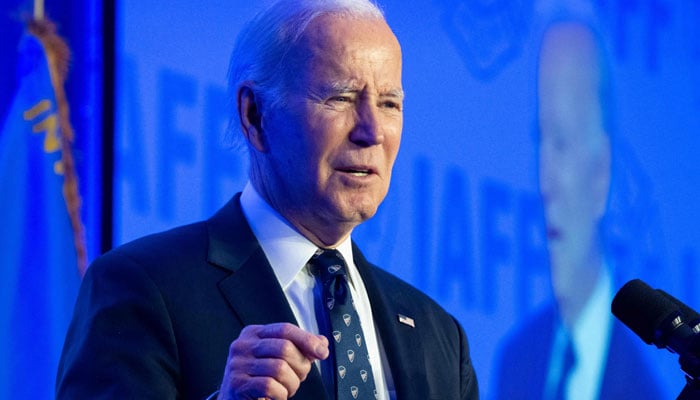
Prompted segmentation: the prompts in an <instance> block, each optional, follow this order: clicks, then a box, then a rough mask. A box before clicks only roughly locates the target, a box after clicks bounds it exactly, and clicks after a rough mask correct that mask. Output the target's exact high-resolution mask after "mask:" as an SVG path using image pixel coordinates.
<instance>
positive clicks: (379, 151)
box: [57, 0, 478, 400]
mask: <svg viewBox="0 0 700 400" xmlns="http://www.w3.org/2000/svg"><path fill="white" fill-rule="evenodd" d="M231 60H232V61H231V71H230V89H231V94H232V95H233V96H234V97H235V99H236V104H237V109H236V113H235V115H234V125H236V126H238V127H240V131H241V133H242V136H243V138H244V139H245V143H246V144H247V148H248V150H249V154H250V182H249V184H248V185H247V186H246V187H245V189H244V190H243V192H242V194H238V195H236V196H235V197H234V198H233V199H232V200H231V201H230V202H229V203H228V204H227V205H225V206H224V208H222V209H221V210H220V211H219V212H218V213H217V214H216V215H214V216H213V217H212V218H210V219H209V220H207V221H204V222H201V223H196V224H193V225H189V226H185V227H181V228H176V229H174V230H171V231H169V232H165V233H161V234H156V235H153V236H150V237H147V238H143V239H140V240H137V241H135V242H132V243H129V244H127V245H125V246H122V247H120V248H117V249H116V250H113V251H111V252H109V253H107V254H106V255H104V256H102V257H101V258H99V259H98V260H97V261H95V263H94V264H93V265H92V266H91V267H90V269H89V272H88V274H87V275H86V277H85V280H84V283H83V287H82V289H81V293H80V296H79V299H78V302H77V306H76V310H75V316H74V319H73V322H72V325H71V328H70V331H69V333H68V337H67V340H66V345H65V348H64V352H63V357H62V361H61V365H60V369H59V377H58V384H57V395H58V398H60V399H83V398H153V399H175V398H188V399H189V398H192V399H201V398H205V397H207V396H210V397H211V398H220V399H254V398H271V399H286V398H289V397H292V396H294V398H295V399H309V400H312V399H313V400H317V399H324V398H328V399H336V398H337V399H345V398H347V399H353V398H358V399H375V398H378V399H395V398H398V399H416V400H419V399H420V400H425V399H476V398H478V388H477V381H476V377H475V373H474V370H473V367H472V364H471V361H470V356H469V349H468V346H467V340H466V336H465V334H464V331H463V330H462V328H461V327H460V325H459V323H457V322H456V321H455V320H454V319H453V318H452V317H451V316H450V315H449V314H447V313H446V312H445V311H444V310H443V309H442V308H440V307H439V306H438V305H437V304H436V303H434V302H433V301H432V300H430V299H429V298H428V297H426V296H425V295H424V294H422V293H420V292H419V291H417V290H416V289H414V288H412V287H411V286H409V285H408V284H406V283H404V282H402V281H400V280H399V279H397V278H396V277H393V276H391V275H389V274H387V273H386V272H384V271H382V270H380V269H378V268H376V267H375V266H373V265H371V264H369V263H368V262H367V261H366V260H365V259H364V257H363V256H362V254H361V253H360V251H359V249H358V248H357V247H356V246H355V245H354V244H353V243H352V241H351V239H350V234H351V232H352V230H353V228H354V227H355V226H357V225H358V224H360V223H362V222H363V221H365V220H367V219H368V218H370V217H372V216H373V215H374V213H375V212H376V209H377V207H378V206H379V204H380V203H381V201H382V200H383V199H384V196H385V195H386V193H387V191H388V188H389V182H390V178H391V170H392V166H393V163H394V160H395V158H396V155H397V152H398V148H399V143H400V139H401V130H402V120H403V118H402V101H403V92H402V89H401V50H400V47H399V43H398V41H397V40H396V38H395V36H394V34H393V33H392V31H391V30H390V28H389V27H388V26H387V24H386V22H385V20H384V18H383V16H382V14H381V12H380V11H379V10H378V9H377V8H376V6H374V5H373V4H371V3H369V2H367V1H366V0H334V1H329V0H315V1H299V2H297V1H279V2H277V3H276V4H274V5H272V6H271V7H270V8H269V9H267V10H266V11H264V12H263V13H262V14H260V15H258V16H257V17H256V18H255V19H253V20H252V21H251V22H250V23H249V24H248V25H247V26H246V28H244V30H243V31H242V33H241V35H240V36H239V39H238V42H237V44H236V48H235V49H234V52H233V55H232V58H231Z"/></svg>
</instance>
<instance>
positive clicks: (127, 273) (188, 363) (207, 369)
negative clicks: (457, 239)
mask: <svg viewBox="0 0 700 400" xmlns="http://www.w3.org/2000/svg"><path fill="white" fill-rule="evenodd" d="M353 251H354V257H355V262H356V264H357V268H358V269H359V272H360V274H361V276H362V279H363V281H364V282H365V286H366V287H367V292H368V294H369V298H370V302H371V304H372V312H373V315H374V319H375V325H376V327H377V331H378V334H379V336H380V337H381V341H382V343H383V345H384V349H385V351H386V355H387V358H388V362H389V365H390V368H391V373H392V376H393V379H394V383H395V386H396V393H397V396H398V398H399V399H401V400H404V399H416V400H425V399H440V400H447V399H476V398H478V388H477V381H476V376H475V374H474V369H473V367H472V364H471V360H470V356H469V349H468V345H467V339H466V336H465V334H464V331H463V330H462V328H461V327H460V325H459V324H458V323H457V322H456V321H455V320H454V319H453V318H452V317H451V316H450V315H449V314H447V313H446V312H445V311H444V310H443V309H442V308H440V307H439V306H438V305H437V304H436V303H434V302H433V301H432V300H430V299H429V298H428V297H427V296H425V295H424V294H422V293H421V292H419V291H418V290H416V289H414V288H413V287H411V286H409V285H408V284H406V283H404V282H403V281H401V280H399V279H398V278H396V277H394V276H392V275H390V274H388V273H387V272H385V271H383V270H381V269H379V268H377V267H375V266H373V265H371V264H369V263H368V262H367V260H365V258H364V257H363V256H362V254H361V253H360V252H359V250H358V249H357V248H356V247H354V248H353ZM397 314H404V315H406V316H410V317H412V318H413V319H414V320H415V328H412V327H410V326H407V325H404V324H401V323H399V321H398V317H397ZM283 321H287V322H292V323H296V321H295V318H294V315H293V314H292V311H291V309H290V307H289V305H288V303H287V301H286V298H285V297H284V293H283V291H282V289H281V287H280V286H279V284H278V283H277V280H276V278H275V276H274V273H273V271H272V268H271V267H270V265H269V263H268V261H267V259H266V257H265V255H264V253H263V251H262V248H261V247H260V245H259V244H258V242H257V240H256V239H255V237H254V235H253V233H252V231H251V230H250V227H249V226H248V223H247V222H246V220H245V218H244V217H243V214H242V212H241V208H240V203H239V196H236V197H235V198H234V199H233V200H231V201H230V202H229V203H228V204H227V205H226V206H224V208H222V209H221V210H219V212H218V213H217V214H216V215H214V216H213V217H212V218H211V219H209V220H207V221H204V222H200V223H195V224H192V225H188V226H184V227H180V228H176V229H173V230H171V231H168V232H164V233H160V234H156V235H152V236H148V237H145V238H142V239H139V240H136V241H134V242H131V243H129V244H126V245H124V246H122V247H119V248H117V249H115V250H112V251H110V252H108V253H107V254H105V255H104V256H102V257H100V258H99V259H97V260H96V261H95V262H94V263H93V265H92V266H91V267H90V268H89V270H88V272H87V274H86V276H85V278H84V281H83V284H82V287H81V290H80V294H79V297H78V301H77V304H76V308H75V314H74V317H73V321H72V323H71V326H70V328H69V332H68V335H67V338H66V343H65V346H64V349H63V355H62V358H61V362H60V366H59V371H58V381H57V398H59V399H71V400H74V399H96V398H106V399H107V398H108V399H137V398H138V399H146V398H148V399H159V400H162V399H176V398H177V399H201V398H205V397H207V396H208V395H209V394H211V393H212V392H214V391H215V390H217V389H218V387H219V386H220V384H221V380H222V377H223V371H224V366H225V363H226V359H227V355H228V350H229V345H230V343H231V342H232V341H233V340H234V339H235V338H236V337H238V335H239V334H240V332H241V330H242V329H243V327H244V326H246V325H249V324H266V323H272V322H283ZM325 398H326V394H325V391H324V388H323V383H322V380H321V377H320V374H319V373H318V371H317V369H316V368H312V371H311V373H310V375H309V377H308V378H307V379H306V380H305V381H304V382H303V383H302V385H301V388H300V389H299V391H298V392H297V394H296V395H295V396H294V399H295V400H296V399H299V400H304V399H307V400H319V399H325Z"/></svg>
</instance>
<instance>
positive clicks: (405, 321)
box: [397, 314, 416, 328]
mask: <svg viewBox="0 0 700 400" xmlns="http://www.w3.org/2000/svg"><path fill="white" fill-rule="evenodd" d="M397 316H398V317H399V322H400V323H402V324H404V325H408V326H410V327H411V328H415V327H416V322H415V321H414V320H413V318H411V317H407V316H405V315H403V314H397Z"/></svg>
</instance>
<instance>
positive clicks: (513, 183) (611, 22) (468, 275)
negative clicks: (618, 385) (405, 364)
mask: <svg viewBox="0 0 700 400" xmlns="http://www.w3.org/2000/svg"><path fill="white" fill-rule="evenodd" d="M381 5H382V6H383V8H384V10H385V13H386V17H387V19H388V21H389V24H390V25H391V26H392V28H393V29H394V31H395V33H396V35H397V36H398V38H399V40H400V41H401V43H402V47H403V54H404V79H403V81H404V89H405V92H406V94H407V95H406V102H405V125H404V137H403V142H402V148H401V151H400V154H399V158H398V160H397V163H396V166H395V177H394V181H393V182H392V187H391V190H390V193H389V195H388V198H387V200H386V201H385V203H384V204H383V206H382V207H381V209H380V212H379V213H378V215H377V216H376V217H375V218H374V219H373V220H372V221H370V222H368V223H367V224H365V225H364V226H362V227H360V228H358V229H357V230H356V232H355V235H354V237H355V239H356V240H357V241H358V242H359V243H360V245H361V247H362V248H363V249H364V251H365V253H366V255H367V256H368V258H369V259H370V260H373V261H374V262H376V263H378V264H379V265H381V266H382V267H384V268H385V269H387V270H389V271H391V272H393V273H395V274H397V275H399V276H401V277H403V278H405V279H406V280H408V281H409V282H412V283H413V284H415V285H416V286H418V287H419V288H421V289H423V290H424V291H426V292H427V293H429V294H430V295H431V296H432V297H434V298H435V299H437V300H438V301H439V302H440V303H441V304H443V305H444V306H445V307H446V308H447V309H448V310H449V311H450V312H452V313H453V314H454V315H455V316H456V317H457V318H458V319H459V320H460V321H461V323H462V324H463V325H464V326H465V328H466V330H467V332H468V335H469V338H470V341H471V345H472V354H473V357H474V362H475V365H476V368H477V372H478V376H479V379H480V384H481V387H482V392H483V394H484V397H485V398H487V399H488V398H491V397H493V396H495V393H496V390H495V386H496V385H498V383H497V377H496V371H497V369H498V368H499V366H498V365H497V363H498V358H499V354H500V353H499V352H500V351H501V346H502V345H503V340H504V338H505V337H507V335H508V332H513V330H515V329H517V327H518V326H519V325H520V324H522V323H525V321H527V320H528V318H529V316H530V315H531V314H532V313H533V312H535V310H537V309H538V308H541V307H544V306H545V305H546V304H548V303H549V302H551V301H552V300H553V297H554V296H553V291H552V285H551V278H550V276H551V275H550V260H549V257H548V245H547V240H548V237H550V238H551V232H550V235H548V233H547V231H546V229H545V226H544V221H543V215H544V212H543V211H544V209H543V207H542V205H543V203H542V196H541V194H540V185H539V183H540V178H539V176H540V175H539V173H538V171H539V169H538V166H539V163H538V156H539V154H540V153H539V150H538V149H539V148H540V147H539V144H540V143H539V140H540V139H539V138H540V130H539V128H538V127H539V126H540V123H539V122H538V121H539V118H538V111H539V110H540V109H539V107H541V106H539V105H538V104H539V101H541V99H540V97H538V90H537V87H538V86H537V85H538V80H537V76H538V67H539V66H540V61H539V60H540V49H541V40H542V37H543V34H544V32H545V31H546V29H547V28H548V27H549V26H550V25H551V23H552V22H553V21H556V20H561V19H569V20H576V21H578V22H579V23H581V24H583V25H585V26H586V27H588V28H591V29H592V31H594V32H597V36H596V42H595V45H596V46H597V47H598V51H599V52H600V60H601V61H600V65H599V67H600V68H601V69H602V70H603V71H605V73H604V75H605V77H606V79H605V81H606V83H607V86H606V87H607V89H605V92H606V95H605V96H604V99H602V100H601V101H602V102H603V103H602V104H603V108H604V110H605V112H604V114H605V118H606V126H608V132H607V133H608V135H609V140H610V143H611V146H610V148H611V153H612V156H611V158H612V161H611V163H610V168H611V173H610V174H611V176H612V178H611V183H610V193H609V196H608V201H607V208H608V211H609V212H608V213H606V220H608V222H612V225H613V226H614V228H612V229H611V230H610V232H609V234H608V235H607V236H604V237H603V239H602V240H606V243H605V247H606V248H614V249H617V250H616V251H617V253H616V254H617V255H618V256H620V257H619V258H616V259H617V260H621V261H618V262H616V263H615V266H614V268H612V270H613V271H612V272H613V274H614V282H613V288H614V289H615V290H617V289H618V288H619V286H620V285H621V284H622V283H624V282H625V281H626V280H628V279H631V278H633V277H640V278H642V279H644V280H646V281H647V282H648V283H650V284H651V285H652V286H655V287H661V288H663V289H665V290H666V291H667V292H670V293H673V294H674V295H676V297H678V298H680V299H682V300H684V301H686V302H687V303H689V304H691V305H693V304H694V305H696V306H697V305H700V294H698V291H697V285H698V283H699V282H700V271H699V270H698V256H699V253H698V252H699V250H700V245H699V243H700V230H698V229H697V223H698V222H700V208H699V207H698V206H697V202H696V201H695V199H696V198H697V196H698V194H700V192H699V191H700V168H699V167H700V165H698V164H699V163H698V161H697V154H699V153H700V140H699V139H698V138H697V133H698V132H700V72H699V71H700V68H698V67H699V66H700V27H699V25H698V24H697V21H698V20H699V19H700V6H698V4H697V2H692V1H680V2H671V1H664V0H635V1H628V0H625V1H623V0H617V1H615V0H607V1H606V0H598V1H585V0H579V1H575V0H570V1H557V0H541V1H535V0H521V1H505V0H495V1H485V0H477V1H466V0H417V1H412V2H404V1H398V0H386V1H383V2H381ZM255 10H256V7H254V6H252V5H251V2H242V1H235V2H223V1H213V0H208V1H200V2H196V3H193V2H187V1H172V2H169V4H168V7H167V8H164V7H162V4H161V3H159V2H156V1H152V0H138V1H136V0H124V1H121V2H120V3H119V4H118V13H117V48H118V60H117V78H118V79H117V99H118V100H117V110H116V115H117V121H116V124H117V125H116V132H117V137H116V141H115V151H116V153H115V154H116V155H115V162H116V164H115V165H116V169H115V181H114V190H115V197H114V199H115V210H114V211H115V214H114V217H115V226H114V238H115V244H120V243H123V242H126V241H128V240H131V239H133V238H136V237H138V236H141V235H143V234H146V233H149V232H153V231H157V230H162V229H166V228H169V227H172V226H174V225H178V224H182V223H186V222H190V221H194V220H198V219H201V218H205V217H207V216H209V215H211V214H212V213H213V212H214V210H216V209H217V207H219V206H220V205H222V204H223V203H224V202H225V201H226V200H227V199H228V198H230V196H231V195H232V194H233V193H235V192H236V191H239V190H240V189H241V188H242V187H243V185H244V183H245V181H246V163H245V158H246V157H245V153H244V152H243V151H242V150H240V149H231V148H230V146H229V143H230V138H227V136H226V135H227V133H226V131H225V127H226V122H227V120H226V118H227V110H226V106H227V99H226V97H225V78H226V68H227V65H228V56H229V53H230V51H231V49H232V46H233V42H234V39H235V37H236V34H237V32H238V30H239V29H240V27H241V24H242V22H243V21H244V20H246V19H248V18H249V17H250V16H251V15H252V14H253V12H254V11H255ZM602 65H605V67H601V66H602ZM574 108H575V107H574ZM611 263H612V262H611V261H608V264H611ZM631 340H632V341H634V344H633V345H634V346H638V347H639V348H640V353H641V354H642V357H643V360H644V362H645V363H648V364H649V365H650V366H651V368H652V370H653V371H654V372H653V376H654V379H656V380H658V381H659V382H658V385H659V386H660V387H661V388H662V390H663V391H664V393H665V394H667V395H668V396H669V397H671V396H675V395H676V394H677V393H678V392H679V391H680V389H681V388H682V385H683V377H682V374H681V372H680V370H679V369H678V367H677V365H676V362H677V361H676V358H675V356H673V355H671V354H668V353H666V352H665V351H664V352H661V351H658V350H655V349H653V348H650V347H645V346H644V345H643V344H642V343H641V341H638V340H637V339H636V338H635V339H631ZM637 341H638V342H640V343H636V342H637ZM531 367H532V368H533V369H538V368H539V369H546V368H548V366H547V365H532V366H531Z"/></svg>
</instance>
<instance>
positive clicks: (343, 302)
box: [309, 250, 377, 400]
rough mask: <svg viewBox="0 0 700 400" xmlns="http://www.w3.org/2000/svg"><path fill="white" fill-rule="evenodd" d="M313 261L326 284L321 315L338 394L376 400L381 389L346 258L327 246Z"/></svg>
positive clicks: (319, 278) (313, 267)
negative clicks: (373, 367)
mask: <svg viewBox="0 0 700 400" xmlns="http://www.w3.org/2000/svg"><path fill="white" fill-rule="evenodd" d="M309 263H310V265H311V271H312V272H313V274H314V275H315V276H316V279H317V281H318V282H319V283H320V284H321V287H322V290H321V293H320V299H319V300H320V301H321V304H319V306H317V319H318V320H319V328H320V331H321V332H322V333H323V334H324V335H325V336H326V337H327V338H328V342H329V343H331V355H332V357H333V362H332V365H333V374H330V375H332V376H333V378H332V379H330V380H331V381H333V382H334V386H335V394H336V397H335V398H336V399H337V400H346V399H348V400H349V399H362V400H374V399H376V398H377V390H376V388H375V385H374V377H373V375H372V367H371V365H370V362H369V353H368V352H367V346H366V343H365V338H364V335H363V333H362V326H361V325H360V319H359V317H358V315H357V311H355V305H354V303H353V300H352V296H351V294H350V290H349V288H348V282H347V280H346V264H345V260H343V256H342V255H341V254H340V253H339V252H338V251H337V250H323V251H319V252H317V253H316V255H314V257H312V258H311V261H310V262H309ZM319 314H320V315H319Z"/></svg>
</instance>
